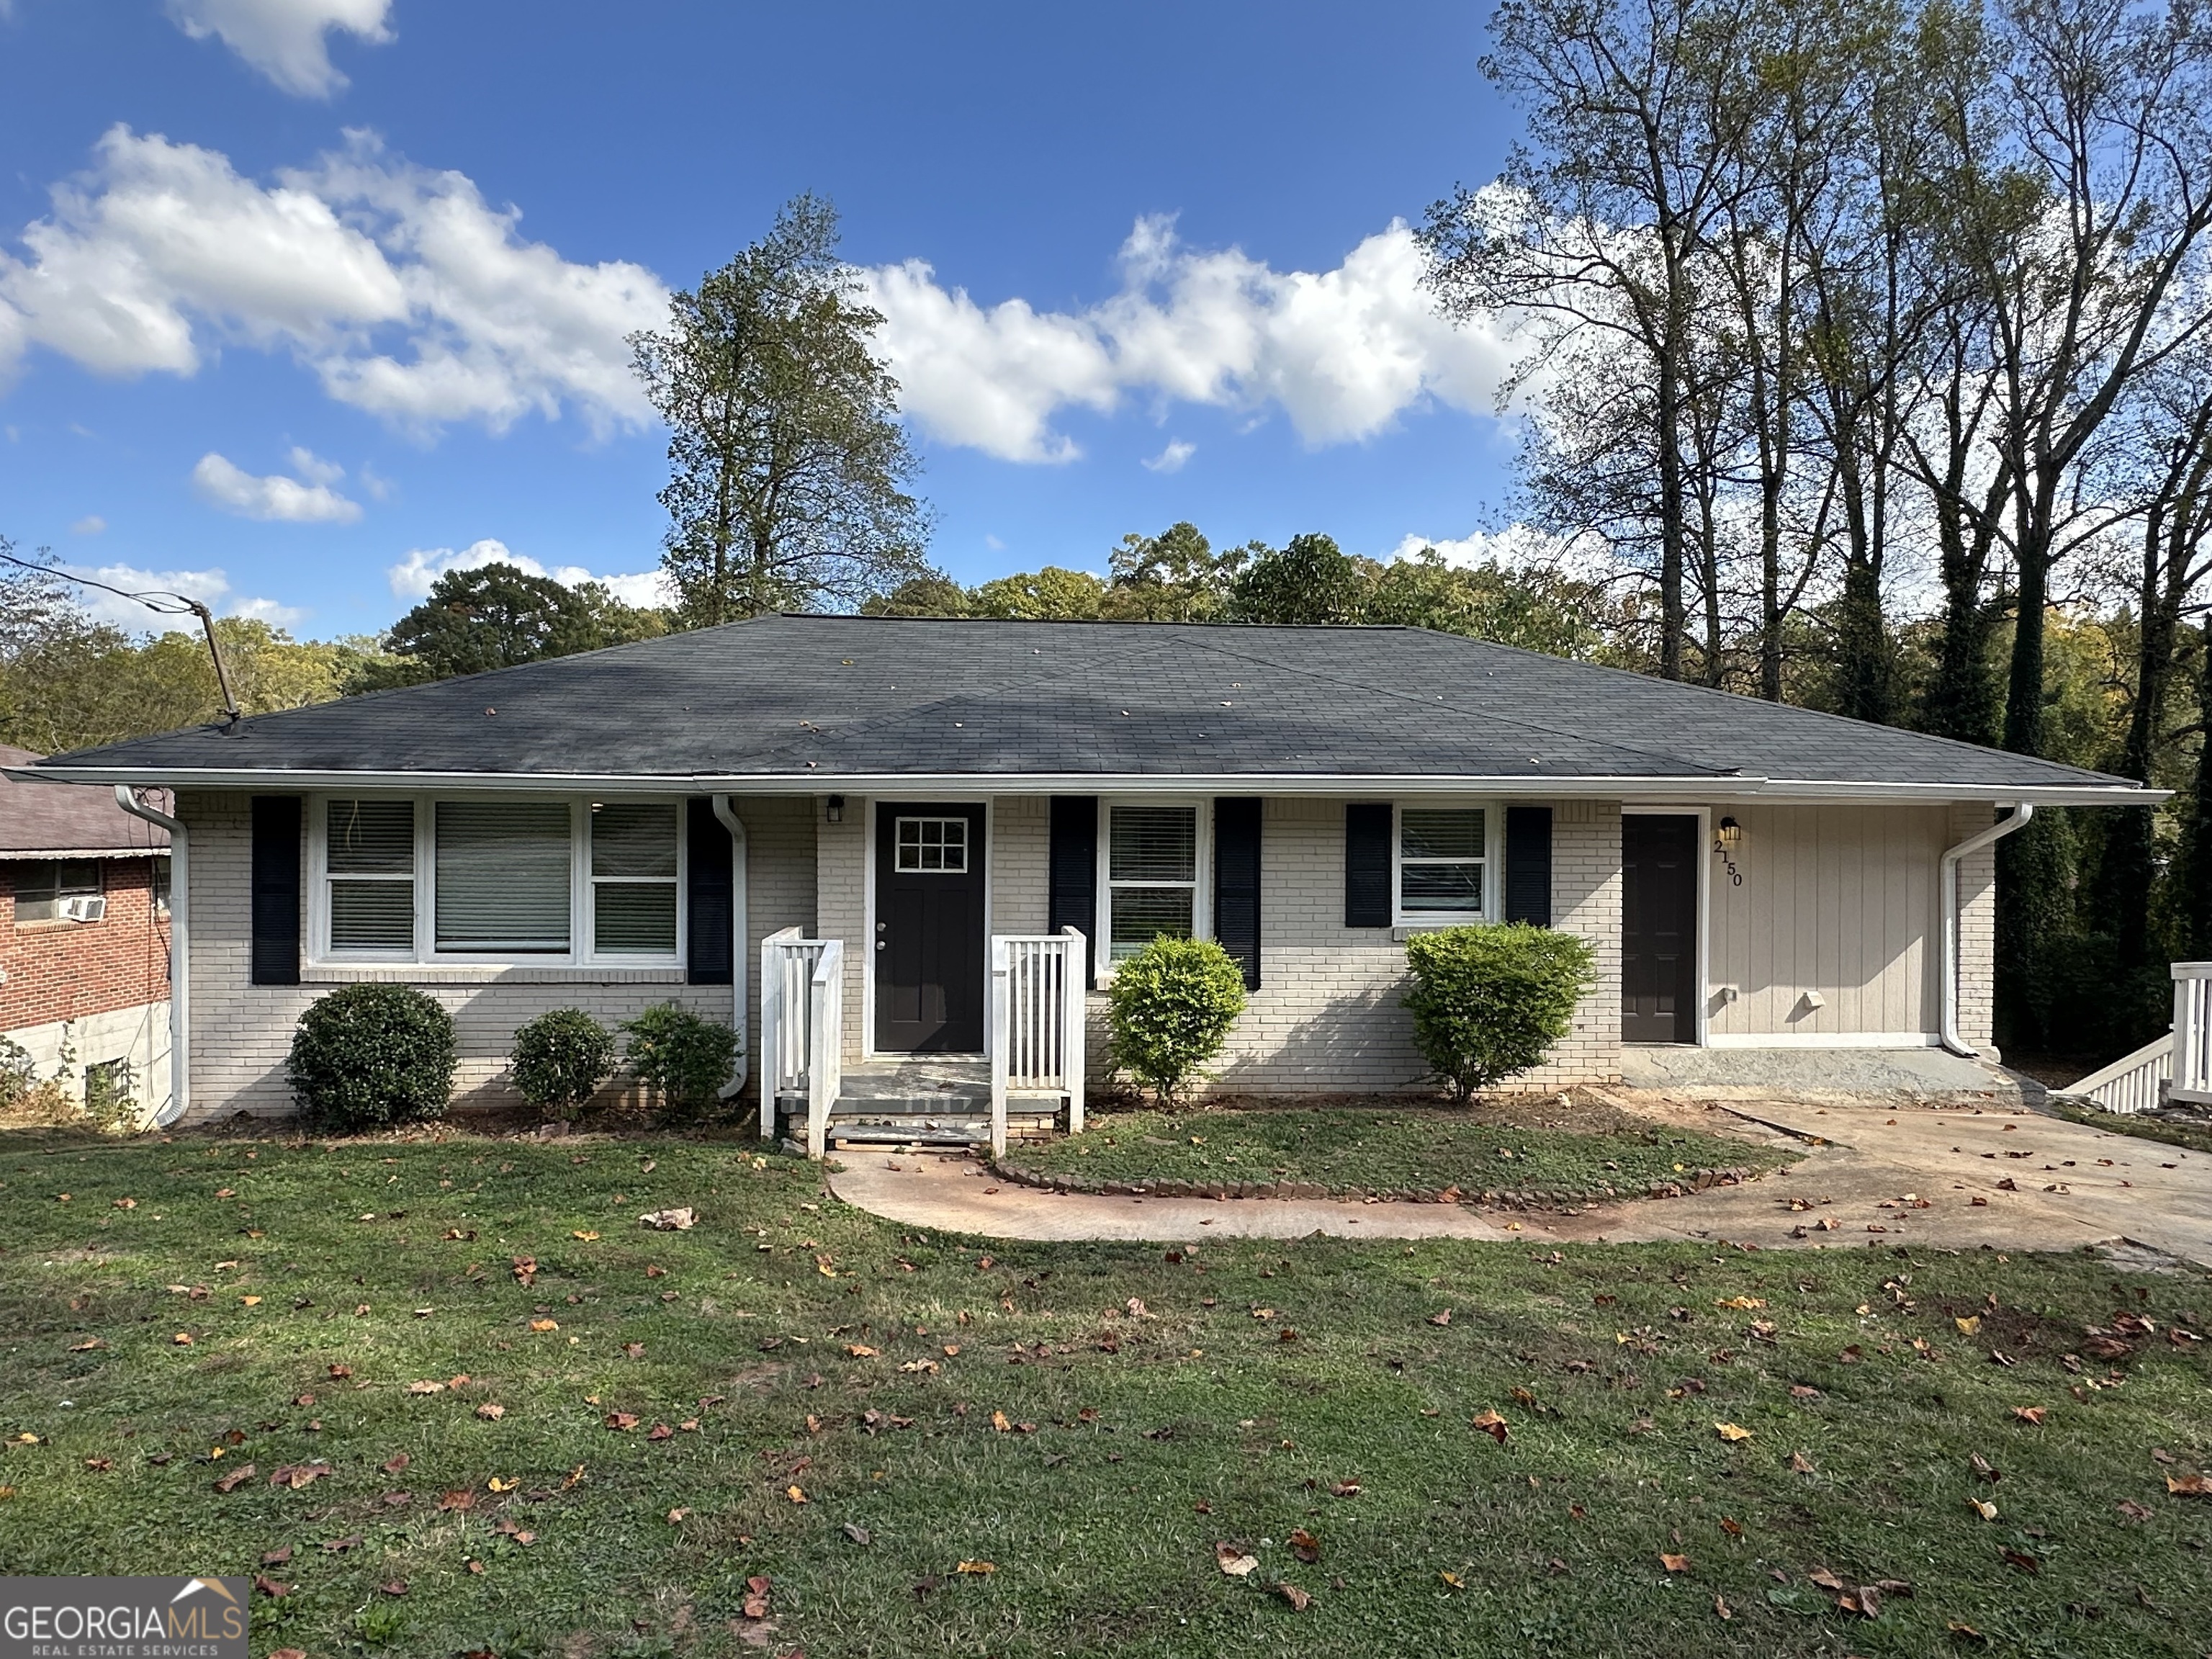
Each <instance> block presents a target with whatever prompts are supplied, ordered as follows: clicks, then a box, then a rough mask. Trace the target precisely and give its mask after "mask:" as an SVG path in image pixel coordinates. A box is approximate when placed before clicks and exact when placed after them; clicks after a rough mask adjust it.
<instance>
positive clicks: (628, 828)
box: [592, 801, 677, 957]
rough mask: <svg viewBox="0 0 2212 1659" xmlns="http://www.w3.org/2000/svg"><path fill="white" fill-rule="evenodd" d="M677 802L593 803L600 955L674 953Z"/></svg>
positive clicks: (595, 935) (595, 938)
mask: <svg viewBox="0 0 2212 1659" xmlns="http://www.w3.org/2000/svg"><path fill="white" fill-rule="evenodd" d="M676 837H677V830H676V807H675V805H674V803H673V802H666V801H659V802H656V801H594V802H592V951H593V952H594V953H595V954H597V955H599V956H603V957H605V956H644V957H667V956H673V955H674V954H675V953H676Z"/></svg>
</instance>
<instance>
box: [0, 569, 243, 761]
mask: <svg viewBox="0 0 2212 1659" xmlns="http://www.w3.org/2000/svg"><path fill="white" fill-rule="evenodd" d="M0 562H6V563H9V564H12V565H16V566H19V567H21V568H22V569H25V570H32V571H36V572H37V573H38V574H40V575H43V576H56V577H58V578H60V579H61V580H63V581H65V582H75V583H76V585H77V586H80V587H96V588H98V589H100V592H103V593H112V594H114V595H115V596H116V597H117V598H118V599H135V600H136V601H137V603H139V604H140V605H144V606H145V607H146V608H147V609H148V610H149V611H154V612H155V613H156V614H157V615H160V616H164V617H198V618H199V619H200V628H201V630H202V631H203V632H204V633H205V634H206V635H207V647H208V655H209V656H210V657H211V658H213V659H215V683H216V690H218V691H219V692H220V693H222V723H223V724H224V725H225V726H234V725H236V724H237V722H238V720H239V718H240V710H239V707H238V698H237V696H236V695H235V694H234V693H233V692H232V690H231V689H230V671H229V669H228V668H227V667H226V666H224V665H223V660H222V645H221V644H220V643H218V642H217V641H216V636H215V612H213V611H210V610H209V609H208V608H207V606H206V605H203V604H201V603H200V601H199V600H197V599H194V598H192V597H191V594H189V593H172V592H167V590H165V589H161V588H151V589H148V590H146V591H144V592H134V591H133V590H131V589H130V588H127V587H118V586H115V585H114V584H113V583H112V582H104V581H100V580H97V579H96V578H94V577H91V576H80V575H78V574H76V572H75V571H71V570H64V569H61V568H58V567H56V566H54V565H51V564H40V563H39V562H37V561H35V560H33V559H23V558H18V557H17V556H15V554H13V553H0Z"/></svg>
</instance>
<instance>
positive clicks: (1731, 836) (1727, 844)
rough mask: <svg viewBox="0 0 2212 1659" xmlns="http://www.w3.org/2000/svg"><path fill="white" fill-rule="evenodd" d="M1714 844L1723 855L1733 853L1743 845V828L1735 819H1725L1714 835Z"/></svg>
mask: <svg viewBox="0 0 2212 1659" xmlns="http://www.w3.org/2000/svg"><path fill="white" fill-rule="evenodd" d="M1714 844H1715V845H1716V846H1717V848H1719V849H1720V850H1721V851H1722V852H1723V853H1733V852H1735V849H1736V848H1739V847H1741V846H1742V845H1743V826H1742V825H1741V824H1740V823H1737V822H1736V821H1735V819H1734V818H1723V819H1722V820H1721V823H1720V828H1719V829H1718V830H1717V831H1716V832H1715V834H1714Z"/></svg>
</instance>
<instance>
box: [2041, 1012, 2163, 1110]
mask: <svg viewBox="0 0 2212 1659" xmlns="http://www.w3.org/2000/svg"><path fill="white" fill-rule="evenodd" d="M2172 1075H2173V1033H2172V1032H2171V1031H2168V1032H2167V1033H2166V1035H2165V1036H2161V1037H2155V1038H2154V1039H2153V1040H2152V1041H2150V1042H2146V1043H2144V1044H2143V1046H2142V1048H2138V1049H2136V1051H2135V1053H2133V1054H2123V1055H2121V1056H2120V1058H2119V1059H2118V1060H2114V1061H2113V1062H2112V1064H2111V1065H2109V1066H2103V1067H2100V1069H2099V1070H2097V1071H2093V1072H2092V1073H2089V1075H2088V1076H2087V1077H2085V1078H2083V1079H2081V1081H2079V1082H2078V1083H2069V1085H2066V1087H2065V1088H2064V1089H2063V1090H2061V1091H2059V1092H2061V1093H2062V1094H2069V1095H2081V1096H2083V1097H2086V1098H2087V1099H2090V1100H2093V1101H2095V1102H2096V1103H2097V1104H2099V1105H2100V1106H2101V1107H2103V1108H2104V1109H2106V1111H2108V1112H2120V1113H2124V1114H2128V1115H2133V1114H2135V1113H2136V1112H2147V1111H2149V1110H2150V1109H2152V1108H2153V1107H2155V1106H2157V1105H2158V1104H2159V1103H2160V1101H2161V1100H2162V1099H2163V1098H2164V1096H2165V1092H2166V1081H2167V1079H2170V1078H2172Z"/></svg>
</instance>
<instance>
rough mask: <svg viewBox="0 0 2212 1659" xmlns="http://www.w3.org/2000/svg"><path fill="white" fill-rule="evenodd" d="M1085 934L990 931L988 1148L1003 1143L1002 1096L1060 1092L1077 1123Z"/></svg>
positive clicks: (1072, 1128) (1075, 1129) (1076, 1126)
mask: <svg viewBox="0 0 2212 1659" xmlns="http://www.w3.org/2000/svg"><path fill="white" fill-rule="evenodd" d="M1088 950H1089V944H1088V941H1087V940H1085V938H1084V936H1083V934H1082V933H1080V932H1079V930H1077V929H1076V928H1073V927H1063V928H1062V929H1060V932H1059V933H1042V934H1007V933H998V934H994V935H993V936H992V939H991V1151H992V1152H994V1154H999V1153H1003V1152H1005V1151H1006V1103H1007V1100H1008V1099H1009V1097H1023V1098H1038V1097H1043V1098H1049V1099H1060V1098H1065V1099H1066V1102H1067V1131H1068V1133H1070V1134H1079V1133H1082V1131H1083V1064H1084V1055H1083V991H1084V985H1083V981H1084V978H1085V968H1086V966H1087V963H1088V959H1089V958H1088V954H1087V953H1088Z"/></svg>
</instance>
